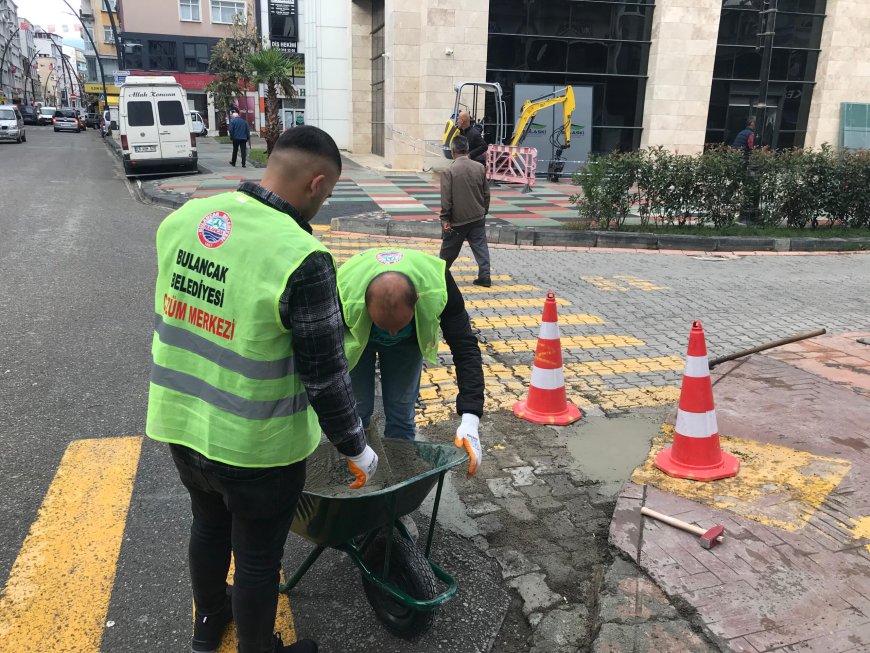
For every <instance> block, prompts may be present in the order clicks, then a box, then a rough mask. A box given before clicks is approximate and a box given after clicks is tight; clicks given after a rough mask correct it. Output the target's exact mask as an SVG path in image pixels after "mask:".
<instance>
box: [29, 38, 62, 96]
mask: <svg viewBox="0 0 870 653" xmlns="http://www.w3.org/2000/svg"><path fill="white" fill-rule="evenodd" d="M33 30H34V31H33V43H34V46H35V47H36V63H37V67H38V70H39V83H40V91H41V93H40V95H41V97H42V99H43V104H47V105H52V106H66V105H65V104H64V102H67V101H69V98H68V93H69V85H70V82H69V79H68V75H67V73H66V70H65V67H64V65H63V49H62V48H63V39H61V37H60V36H59V35H58V34H53V33H51V32H47V31H45V30H44V29H42V28H41V27H39V26H37V25H34V27H33Z"/></svg>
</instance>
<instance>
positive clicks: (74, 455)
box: [0, 437, 142, 652]
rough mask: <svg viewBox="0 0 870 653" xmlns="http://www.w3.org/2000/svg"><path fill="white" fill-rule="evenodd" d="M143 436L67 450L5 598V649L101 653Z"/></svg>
mask: <svg viewBox="0 0 870 653" xmlns="http://www.w3.org/2000/svg"><path fill="white" fill-rule="evenodd" d="M141 449H142V438H140V437H122V438H101V439H94V440H78V441H76V442H73V443H72V444H70V445H69V447H67V450H66V453H64V456H63V458H62V460H61V462H60V465H59V467H58V469H57V473H56V474H55V476H54V480H52V482H51V485H50V486H49V488H48V492H47V493H46V496H45V500H44V501H43V502H42V507H41V509H40V511H39V516H38V517H37V518H36V521H35V522H34V523H33V525H32V526H31V527H30V532H29V533H28V534H27V537H26V538H25V540H24V544H22V546H21V550H20V551H19V553H18V557H17V558H16V560H15V563H14V564H13V565H12V570H11V571H10V573H9V579H8V580H7V582H6V587H5V588H4V589H3V594H2V596H0V642H2V644H0V648H2V650H4V651H10V652H11V651H35V650H40V651H99V650H100V641H101V640H102V636H103V631H104V629H105V623H106V614H107V612H108V610H109V599H110V598H111V596H112V586H113V585H114V582H115V570H116V564H117V560H118V554H119V553H120V551H121V540H122V538H123V535H124V524H125V522H126V519H127V510H128V508H129V505H130V496H131V495H132V492H133V479H134V478H135V475H136V468H137V466H138V464H139V454H140V451H141Z"/></svg>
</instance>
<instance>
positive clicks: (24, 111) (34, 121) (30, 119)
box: [18, 106, 39, 125]
mask: <svg viewBox="0 0 870 653" xmlns="http://www.w3.org/2000/svg"><path fill="white" fill-rule="evenodd" d="M18 110H19V111H20V112H21V117H22V118H24V124H25V125H38V124H39V111H37V110H36V107H31V106H26V107H18Z"/></svg>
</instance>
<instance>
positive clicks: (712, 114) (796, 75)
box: [706, 0, 825, 148]
mask: <svg viewBox="0 0 870 653" xmlns="http://www.w3.org/2000/svg"><path fill="white" fill-rule="evenodd" d="M770 8H774V9H776V13H775V15H774V20H773V26H774V28H773V38H772V39H765V38H764V36H763V32H764V28H765V26H764V22H763V18H762V16H763V14H762V10H764V9H770ZM824 13H825V0H776V2H771V0H723V2H722V16H721V20H720V23H719V42H718V46H717V48H716V60H715V64H714V68H713V86H712V89H711V92H710V109H709V112H708V114H707V135H706V142H707V143H731V142H732V141H733V140H734V137H735V136H736V135H737V132H739V131H740V130H741V129H742V128H743V127H744V125H745V122H746V118H747V117H748V116H750V115H755V116H757V118H758V121H759V124H758V127H757V128H758V132H759V139H760V140H761V142H762V144H763V145H768V146H770V147H773V148H787V147H802V146H803V144H804V140H805V138H806V129H807V121H808V118H809V109H810V103H811V101H812V95H813V84H814V82H815V77H816V66H817V64H818V59H819V48H820V45H821V38H822V26H823V23H824V18H825V17H824ZM765 48H769V57H765ZM764 78H766V79H767V80H768V83H767V93H766V97H761V96H762V95H763V94H764V90H763V88H762V80H763V79H764ZM759 104H761V105H766V106H765V107H764V108H762V109H759V108H758V105H759ZM762 119H763V123H764V129H763V130H762V129H761V127H762V125H761V122H762Z"/></svg>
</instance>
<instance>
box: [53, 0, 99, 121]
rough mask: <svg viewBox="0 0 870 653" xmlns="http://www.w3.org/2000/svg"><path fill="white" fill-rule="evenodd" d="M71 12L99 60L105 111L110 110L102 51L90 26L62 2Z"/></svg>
mask: <svg viewBox="0 0 870 653" xmlns="http://www.w3.org/2000/svg"><path fill="white" fill-rule="evenodd" d="M61 1H62V2H63V3H64V4H65V5H66V6H67V7H69V10H70V11H71V12H73V14H75V17H76V18H78V19H79V22H80V23H81V24H82V31H83V32H84V33H85V34H86V35H87V37H88V40H89V41H90V42H91V45H92V46H93V48H94V58H95V59H96V60H97V66H99V67H100V80H101V81H102V82H103V110H106V109H108V108H109V92H108V90H106V73H105V71H104V70H103V60H102V59H100V51H99V50H97V44H96V43H94V37H93V35H92V34H91V31H90V30H89V29H88V26H87V25H85V21H83V20H82V17H81V16H80V15H79V14H77V13H76V10H75V9H73V8H72V5H71V4H70V3H69V2H67V0H61Z"/></svg>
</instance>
